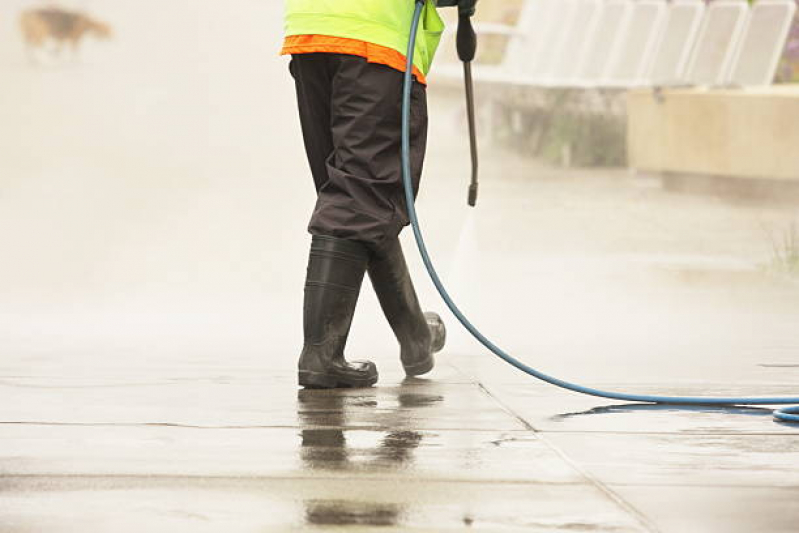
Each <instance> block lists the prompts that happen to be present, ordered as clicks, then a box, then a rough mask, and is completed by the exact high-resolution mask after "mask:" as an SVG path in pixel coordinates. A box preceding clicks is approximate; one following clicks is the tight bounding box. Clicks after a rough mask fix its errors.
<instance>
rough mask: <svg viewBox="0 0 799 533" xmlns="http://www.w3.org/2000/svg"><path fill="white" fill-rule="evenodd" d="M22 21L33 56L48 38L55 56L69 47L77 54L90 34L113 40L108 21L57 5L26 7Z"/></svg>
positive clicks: (30, 52) (24, 36)
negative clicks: (81, 44)
mask: <svg viewBox="0 0 799 533" xmlns="http://www.w3.org/2000/svg"><path fill="white" fill-rule="evenodd" d="M19 24H20V30H21V31H22V38H23V40H24V42H25V45H26V47H27V49H28V53H29V57H30V58H31V59H34V55H33V52H34V50H36V49H42V48H44V47H45V45H46V44H47V42H48V41H52V42H53V43H54V47H53V48H52V52H53V54H54V55H58V54H60V53H61V51H62V50H63V49H64V47H67V46H68V47H69V48H70V49H71V50H72V52H73V54H77V52H78V48H79V46H80V43H81V41H83V39H85V38H86V36H87V35H92V36H94V37H95V38H97V39H100V40H107V39H110V38H111V36H112V35H113V32H112V30H111V26H109V25H108V24H106V23H104V22H101V21H99V20H96V19H93V18H92V17H89V16H88V15H86V14H84V13H81V12H79V11H69V10H66V9H63V8H60V7H56V6H50V7H44V8H35V9H27V10H25V11H23V12H22V13H21V14H20V18H19Z"/></svg>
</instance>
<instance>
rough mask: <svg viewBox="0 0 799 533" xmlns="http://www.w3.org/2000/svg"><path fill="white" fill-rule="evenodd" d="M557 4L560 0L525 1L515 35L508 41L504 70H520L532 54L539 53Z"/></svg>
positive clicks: (503, 61)
mask: <svg viewBox="0 0 799 533" xmlns="http://www.w3.org/2000/svg"><path fill="white" fill-rule="evenodd" d="M557 4H558V0H525V1H524V4H523V5H522V10H521V12H520V13H519V20H518V21H517V22H516V26H515V28H514V34H513V36H512V37H511V38H510V39H508V45H507V48H506V50H505V55H504V57H503V59H502V66H503V68H505V69H508V70H519V69H520V68H522V66H523V65H524V64H525V63H526V62H527V61H528V60H529V59H530V54H531V53H538V52H537V51H538V50H539V49H540V48H541V46H542V44H543V39H544V33H545V31H546V29H547V28H548V27H550V20H552V18H553V13H554V10H555V9H556V6H557Z"/></svg>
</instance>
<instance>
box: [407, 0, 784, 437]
mask: <svg viewBox="0 0 799 533" xmlns="http://www.w3.org/2000/svg"><path fill="white" fill-rule="evenodd" d="M423 7H424V0H416V9H415V11H414V14H413V21H412V23H411V31H410V39H409V41H408V52H407V54H406V64H405V77H404V82H403V83H404V85H403V93H402V181H403V185H404V188H405V201H406V204H407V208H408V217H409V218H410V221H411V225H412V227H413V234H414V237H415V238H416V244H417V246H418V248H419V253H420V254H421V256H422V261H423V262H424V265H425V268H426V269H427V272H428V273H429V274H430V278H431V279H432V280H433V284H434V285H435V287H436V289H437V290H438V292H439V294H441V298H443V300H444V303H446V305H447V307H449V309H450V311H452V314H453V315H455V317H456V318H457V319H458V321H460V323H461V324H463V326H464V327H465V328H466V329H467V330H468V331H469V333H471V334H472V336H474V338H475V339H477V340H478V341H479V342H480V343H481V344H482V345H483V346H485V347H486V348H488V349H489V350H490V351H491V352H492V353H493V354H494V355H496V356H497V357H499V358H500V359H502V360H503V361H505V362H506V363H508V364H510V365H512V366H514V367H516V368H517V369H519V370H521V371H522V372H524V373H526V374H529V375H530V376H533V377H535V378H538V379H540V380H541V381H545V382H546V383H549V384H551V385H555V386H556V387H560V388H563V389H567V390H570V391H574V392H578V393H581V394H587V395H589V396H597V397H599V398H608V399H611V400H622V401H626V402H643V403H652V404H668V405H701V406H715V407H732V406H743V405H792V404H793V405H794V406H793V407H786V408H782V409H776V410H774V413H773V414H774V419H775V420H776V421H778V422H790V423H799V405H796V404H799V397H795V398H780V397H776V398H769V397H763V398H745V397H741V398H735V397H729V398H703V397H690V396H654V395H640V394H627V393H622V392H609V391H603V390H599V389H594V388H590V387H584V386H582V385H578V384H576V383H570V382H568V381H564V380H562V379H558V378H556V377H553V376H549V375H547V374H544V373H543V372H540V371H539V370H536V369H535V368H532V367H530V366H528V365H526V364H525V363H523V362H521V361H519V360H518V359H516V358H514V357H513V356H511V355H510V354H508V353H506V352H505V351H504V350H502V349H501V348H499V347H498V346H497V345H496V344H494V343H493V342H491V341H490V340H489V339H488V338H486V337H485V336H484V335H483V334H482V333H481V332H480V330H478V329H477V327H475V326H474V324H472V323H471V322H470V321H469V319H468V318H466V316H465V315H464V314H463V313H462V312H461V310H460V309H459V308H458V306H457V305H456V304H455V302H454V301H453V299H452V297H451V296H450V295H449V293H448V292H447V290H446V289H445V288H444V284H443V283H442V282H441V278H440V277H439V275H438V273H437V272H436V269H435V266H434V265H433V262H432V261H431V259H430V254H429V253H428V251H427V246H426V245H425V242H424V237H423V236H422V230H421V227H420V225H419V217H418V216H417V214H416V207H415V205H414V197H413V187H412V182H411V159H410V112H411V87H412V85H413V73H412V71H413V55H414V49H415V43H416V36H417V35H418V31H419V21H420V19H421V15H422V9H423Z"/></svg>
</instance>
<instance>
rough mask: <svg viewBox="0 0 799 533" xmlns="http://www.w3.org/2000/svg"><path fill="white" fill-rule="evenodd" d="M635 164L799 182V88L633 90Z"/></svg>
mask: <svg viewBox="0 0 799 533" xmlns="http://www.w3.org/2000/svg"><path fill="white" fill-rule="evenodd" d="M627 147H628V157H629V162H630V166H631V167H633V168H635V169H636V170H640V171H645V172H668V173H683V174H702V175H713V176H731V177H738V178H767V179H777V180H797V181H799V85H782V86H773V87H764V88H757V89H712V90H711V89H664V90H662V91H661V90H654V91H653V90H651V89H640V90H633V91H630V92H629V95H628V109H627Z"/></svg>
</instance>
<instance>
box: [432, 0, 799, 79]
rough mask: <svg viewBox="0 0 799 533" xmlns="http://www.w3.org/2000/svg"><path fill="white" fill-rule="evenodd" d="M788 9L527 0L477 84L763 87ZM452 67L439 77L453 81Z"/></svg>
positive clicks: (666, 0)
mask: <svg viewBox="0 0 799 533" xmlns="http://www.w3.org/2000/svg"><path fill="white" fill-rule="evenodd" d="M795 12H796V1H795V0H756V1H755V2H754V3H753V4H752V5H751V6H750V4H749V3H748V2H747V1H746V0H711V1H710V3H709V4H707V3H705V1H704V0H525V4H524V7H523V8H522V11H521V14H520V17H519V20H518V22H517V24H516V25H515V26H513V27H510V26H504V25H499V24H484V25H477V28H476V29H477V32H478V34H482V35H490V34H495V35H496V34H499V35H504V36H507V38H508V42H507V47H506V50H505V55H504V57H503V60H502V62H501V63H500V64H498V65H490V66H489V65H479V64H478V65H475V78H476V80H477V81H478V82H479V81H483V82H495V83H509V84H524V85H542V86H561V87H595V86H604V87H640V86H686V85H687V86H694V85H701V86H731V85H732V86H762V85H770V84H771V83H772V82H773V80H774V76H775V72H776V69H777V66H778V63H779V59H780V57H781V54H782V51H783V49H784V47H785V43H786V40H787V38H788V33H789V30H790V27H791V24H792V21H793V18H794V14H795ZM457 72H458V70H457V68H456V67H455V66H454V65H448V66H445V67H444V68H442V69H440V73H439V75H440V76H442V77H450V76H455V75H456V74H457Z"/></svg>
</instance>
